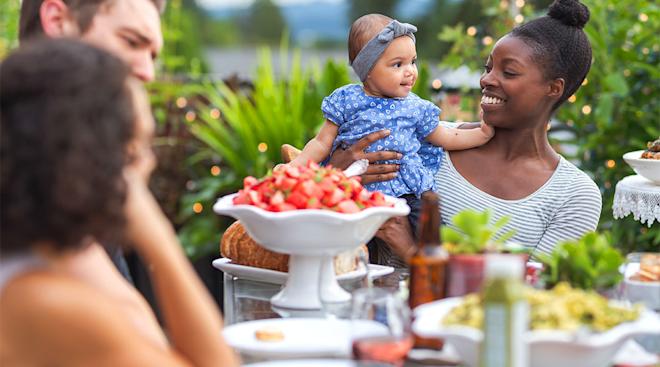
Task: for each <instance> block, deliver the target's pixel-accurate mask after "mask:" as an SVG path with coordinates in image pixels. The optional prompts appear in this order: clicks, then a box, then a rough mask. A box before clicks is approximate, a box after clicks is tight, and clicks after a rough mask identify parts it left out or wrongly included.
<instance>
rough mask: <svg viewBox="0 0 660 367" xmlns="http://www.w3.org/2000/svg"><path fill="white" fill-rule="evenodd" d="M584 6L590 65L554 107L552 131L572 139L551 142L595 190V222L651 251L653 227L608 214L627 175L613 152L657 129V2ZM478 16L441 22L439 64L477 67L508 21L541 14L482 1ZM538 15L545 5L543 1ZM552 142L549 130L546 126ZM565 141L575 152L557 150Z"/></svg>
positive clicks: (640, 143) (638, 145) (519, 2)
mask: <svg viewBox="0 0 660 367" xmlns="http://www.w3.org/2000/svg"><path fill="white" fill-rule="evenodd" d="M583 3H584V4H585V5H587V6H588V7H589V9H590V11H591V19H590V21H589V22H588V23H587V26H586V27H585V32H586V33H587V35H588V37H589V40H590V41H591V45H592V48H593V64H592V67H591V71H590V72H589V75H588V77H587V80H586V81H585V84H583V86H582V88H580V89H579V90H578V92H577V94H576V95H574V96H572V97H571V98H569V100H568V103H565V104H564V105H563V106H562V107H560V109H559V110H558V111H557V118H558V119H559V120H560V121H562V122H563V124H562V126H560V127H559V128H560V129H564V130H568V131H570V132H572V134H573V136H574V138H573V139H570V140H568V141H562V142H561V144H557V143H558V142H557V141H554V143H555V144H554V145H555V146H556V147H558V149H559V150H560V153H561V154H563V155H564V156H566V157H567V158H569V159H572V160H574V161H576V162H577V163H578V165H579V166H580V168H582V169H583V170H585V171H586V172H588V173H589V174H590V175H591V176H592V178H593V179H594V180H595V181H596V183H597V184H598V186H599V187H600V189H601V192H602V193H603V211H602V214H601V218H600V223H599V227H600V229H601V230H609V231H611V232H612V242H613V243H614V244H615V245H616V246H618V247H619V248H621V249H622V250H624V251H626V252H629V251H632V250H637V251H642V250H654V251H657V250H658V246H660V226H659V225H657V224H656V225H654V226H653V227H651V228H647V227H645V226H643V225H642V224H640V223H639V222H636V221H634V220H633V219H632V218H631V217H630V216H629V217H626V218H625V219H622V220H615V219H614V218H613V217H612V201H613V198H614V190H615V185H616V183H617V182H618V181H619V180H621V179H622V178H623V177H625V176H627V175H630V174H633V171H632V169H630V167H628V166H627V165H626V164H625V162H623V160H622V158H621V156H622V155H623V154H624V153H625V152H628V151H633V150H638V149H642V148H644V147H645V143H646V141H649V140H654V139H656V138H657V137H658V136H659V135H660V124H658V122H657V121H658V116H660V95H659V93H658V86H660V68H658V62H659V58H660V44H659V42H658V38H657V35H658V34H660V8H659V7H658V5H657V4H655V3H654V2H652V1H648V0H583ZM483 5H484V6H483V8H482V15H483V17H484V18H483V20H482V21H481V22H480V23H475V24H469V23H468V24H462V23H459V24H457V25H455V26H452V27H449V26H446V27H444V29H443V30H442V32H441V33H440V35H439V37H440V39H441V40H442V41H445V42H448V43H449V44H450V45H451V47H450V50H449V52H448V53H447V54H446V55H444V57H443V59H442V65H443V66H447V67H458V66H461V65H467V66H469V67H470V68H471V69H473V70H479V69H481V68H482V65H483V64H484V61H485V60H486V57H487V55H488V53H489V52H490V50H491V48H492V45H493V43H494V42H495V41H496V40H497V39H499V38H500V37H501V36H503V35H504V34H506V33H507V32H509V31H510V30H511V29H512V27H513V26H514V25H516V24H520V23H522V22H524V21H525V20H526V19H532V18H533V17H535V16H538V15H541V14H539V13H535V12H534V9H533V6H530V5H529V4H526V3H525V1H523V0H516V1H515V2H513V3H509V2H508V1H506V0H503V1H493V0H486V1H484V2H483ZM543 9H544V10H543V13H545V7H543ZM550 137H551V140H552V131H550ZM562 144H564V145H567V144H568V145H572V146H574V147H576V148H577V154H575V155H573V156H571V155H569V154H567V152H562V151H561V146H562Z"/></svg>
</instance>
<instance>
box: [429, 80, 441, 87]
mask: <svg viewBox="0 0 660 367" xmlns="http://www.w3.org/2000/svg"><path fill="white" fill-rule="evenodd" d="M431 86H432V87H433V89H440V88H442V80H440V79H434V80H433V82H432V83H431Z"/></svg>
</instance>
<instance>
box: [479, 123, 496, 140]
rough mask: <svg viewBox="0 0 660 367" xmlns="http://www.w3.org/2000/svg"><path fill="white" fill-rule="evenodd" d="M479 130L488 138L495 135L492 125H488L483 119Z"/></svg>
mask: <svg viewBox="0 0 660 367" xmlns="http://www.w3.org/2000/svg"><path fill="white" fill-rule="evenodd" d="M481 131H482V132H483V133H484V135H485V136H486V137H487V138H488V139H490V138H492V137H493V136H494V135H495V129H493V127H492V126H490V125H488V124H487V123H485V122H483V121H481Z"/></svg>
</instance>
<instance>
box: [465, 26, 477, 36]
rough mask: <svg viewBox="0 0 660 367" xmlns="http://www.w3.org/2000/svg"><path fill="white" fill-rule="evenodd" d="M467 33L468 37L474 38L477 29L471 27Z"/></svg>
mask: <svg viewBox="0 0 660 367" xmlns="http://www.w3.org/2000/svg"><path fill="white" fill-rule="evenodd" d="M466 33H467V35H468V36H470V37H474V35H475V34H477V28H475V27H474V26H469V27H468V29H467V31H466Z"/></svg>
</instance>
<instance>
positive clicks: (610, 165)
mask: <svg viewBox="0 0 660 367" xmlns="http://www.w3.org/2000/svg"><path fill="white" fill-rule="evenodd" d="M605 166H606V167H607V168H610V169H612V168H614V167H616V162H615V161H614V159H609V160H607V162H606V163H605Z"/></svg>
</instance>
